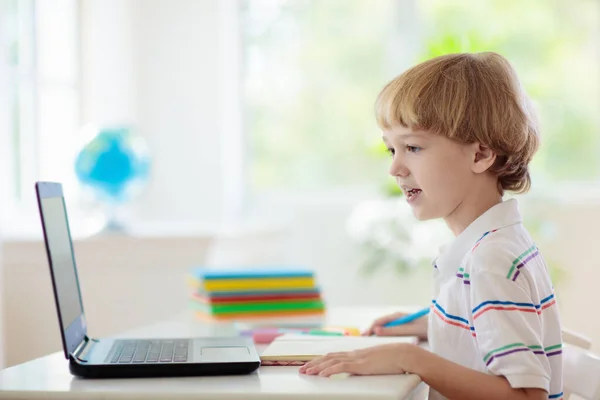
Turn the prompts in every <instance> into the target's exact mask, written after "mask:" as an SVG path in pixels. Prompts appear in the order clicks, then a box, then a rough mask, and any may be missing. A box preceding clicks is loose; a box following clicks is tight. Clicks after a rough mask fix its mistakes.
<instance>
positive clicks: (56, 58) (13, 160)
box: [0, 0, 79, 221]
mask: <svg viewBox="0 0 600 400" xmlns="http://www.w3.org/2000/svg"><path fill="white" fill-rule="evenodd" d="M2 7H5V8H6V10H3V11H6V12H4V13H2V15H3V17H1V18H4V21H3V22H6V23H5V24H3V27H4V31H3V33H2V35H1V36H0V38H2V43H1V47H0V48H1V49H2V50H3V54H2V55H1V56H2V58H1V59H0V62H2V63H3V64H4V66H5V67H6V70H7V71H8V84H7V86H8V88H7V91H6V94H5V98H4V100H3V101H2V102H0V105H2V106H3V108H4V110H3V112H4V113H5V115H7V116H8V118H7V126H8V130H7V131H3V133H2V135H4V136H3V137H2V145H5V146H6V147H4V146H3V147H4V148H5V149H7V151H5V152H3V153H2V155H3V159H4V162H5V164H3V167H4V168H3V169H2V172H1V173H2V174H5V175H4V176H2V178H3V180H5V181H7V182H8V184H7V185H6V186H5V187H6V188H7V189H8V190H3V191H2V196H3V198H2V199H0V200H2V204H3V205H4V206H3V211H4V212H5V213H6V214H7V215H3V217H4V218H3V219H4V221H6V218H8V217H15V216H16V215H18V211H19V210H25V209H28V210H29V211H31V208H30V207H31V205H32V204H34V199H35V196H34V192H33V183H34V181H36V180H40V179H49V180H60V181H63V182H67V183H68V182H69V179H71V178H69V177H74V174H73V172H72V163H73V154H74V153H73V151H74V139H75V135H76V132H77V130H78V126H79V79H78V74H79V71H78V65H79V58H78V57H79V56H78V42H77V38H78V25H77V21H78V3H77V1H76V0H54V1H52V2H48V1H41V0H38V1H36V0H8V1H5V2H3V5H2ZM73 179H74V178H73Z"/></svg>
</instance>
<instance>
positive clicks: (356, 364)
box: [300, 343, 424, 376]
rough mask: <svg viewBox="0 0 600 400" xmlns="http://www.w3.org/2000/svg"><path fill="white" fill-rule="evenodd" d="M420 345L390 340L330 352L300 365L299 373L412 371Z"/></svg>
mask: <svg viewBox="0 0 600 400" xmlns="http://www.w3.org/2000/svg"><path fill="white" fill-rule="evenodd" d="M419 351H424V350H423V349H421V348H420V347H418V346H416V345H414V344H409V343H393V344H384V345H381V346H374V347H369V348H367V349H363V350H356V351H350V352H342V353H330V354H327V355H325V356H323V357H319V358H316V359H314V360H312V361H310V362H308V363H307V364H305V365H303V366H302V367H300V373H301V374H307V375H320V376H331V375H333V374H339V373H343V372H346V373H350V374H354V375H389V374H403V373H405V372H407V371H410V370H412V368H413V367H412V365H413V364H414V360H416V359H418V352H419Z"/></svg>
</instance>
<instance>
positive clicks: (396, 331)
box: [362, 312, 428, 340]
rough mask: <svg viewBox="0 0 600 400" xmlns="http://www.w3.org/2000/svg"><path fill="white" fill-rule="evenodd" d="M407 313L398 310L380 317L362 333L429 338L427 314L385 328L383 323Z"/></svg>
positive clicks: (365, 334)
mask: <svg viewBox="0 0 600 400" xmlns="http://www.w3.org/2000/svg"><path fill="white" fill-rule="evenodd" d="M405 315H407V313H404V312H397V313H394V314H390V315H386V316H384V317H381V318H378V319H376V320H375V321H374V322H373V324H372V325H371V326H370V327H369V329H367V330H366V331H364V332H363V333H362V334H363V336H371V335H377V336H418V337H419V339H422V340H427V325H428V323H427V316H424V317H421V318H419V319H417V320H414V321H412V322H409V323H407V324H403V325H398V326H392V327H389V328H384V326H383V325H385V324H387V323H388V322H390V321H393V320H395V319H398V318H400V317H403V316H405Z"/></svg>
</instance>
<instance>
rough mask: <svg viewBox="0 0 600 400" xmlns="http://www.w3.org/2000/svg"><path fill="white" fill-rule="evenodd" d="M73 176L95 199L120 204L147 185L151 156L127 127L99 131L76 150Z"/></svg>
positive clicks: (138, 138) (139, 139)
mask: <svg viewBox="0 0 600 400" xmlns="http://www.w3.org/2000/svg"><path fill="white" fill-rule="evenodd" d="M75 174H76V176H77V179H78V180H79V182H80V183H81V184H82V185H83V186H85V187H87V188H89V189H91V190H92V191H93V192H94V195H95V196H96V197H97V198H98V200H100V201H102V202H106V203H109V204H113V205H115V204H122V203H125V202H127V201H129V200H130V199H131V197H133V196H134V195H135V194H137V193H138V192H139V190H140V189H141V188H142V187H143V186H144V185H145V184H146V183H147V180H148V178H149V174H150V156H149V154H148V152H147V151H146V150H145V146H143V143H142V142H141V138H140V137H138V136H135V135H134V134H133V133H132V132H131V130H130V129H129V128H127V127H116V128H106V129H101V130H99V131H98V132H97V134H96V135H95V136H94V137H93V138H92V139H91V140H90V141H89V142H87V143H86V144H85V145H84V146H83V148H82V149H81V150H80V151H79V153H78V155H77V157H76V160H75Z"/></svg>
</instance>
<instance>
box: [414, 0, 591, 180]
mask: <svg viewBox="0 0 600 400" xmlns="http://www.w3.org/2000/svg"><path fill="white" fill-rule="evenodd" d="M418 4H419V11H420V14H421V20H422V21H423V31H424V34H423V36H424V46H423V51H422V54H421V55H420V57H419V58H420V59H424V58H429V57H433V56H437V55H440V54H444V53H449V52H455V51H484V50H493V51H497V52H499V53H500V54H502V55H504V56H506V57H507V58H508V59H509V60H510V61H511V62H512V63H513V65H514V66H515V68H516V69H517V72H518V74H519V77H520V78H521V81H522V83H523V86H524V87H525V90H526V91H527V92H528V93H529V95H530V96H531V97H532V99H533V100H534V102H535V104H536V107H537V109H538V114H539V116H540V122H541V130H542V146H541V148H540V151H539V153H538V154H537V155H536V156H535V158H534V162H533V163H532V171H533V173H534V174H535V177H534V179H536V180H537V179H538V178H539V179H541V180H542V181H545V182H548V183H557V182H560V181H573V180H576V181H588V182H589V181H592V180H598V179H599V178H600V157H598V151H600V113H599V112H598V110H600V72H599V71H600V2H598V1H596V0H577V1H575V2H572V1H568V0H552V1H546V0H533V1H525V2H523V1H518V0H493V1H485V2H484V1H470V0H459V1H451V2H449V1H444V0H419V2H418Z"/></svg>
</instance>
